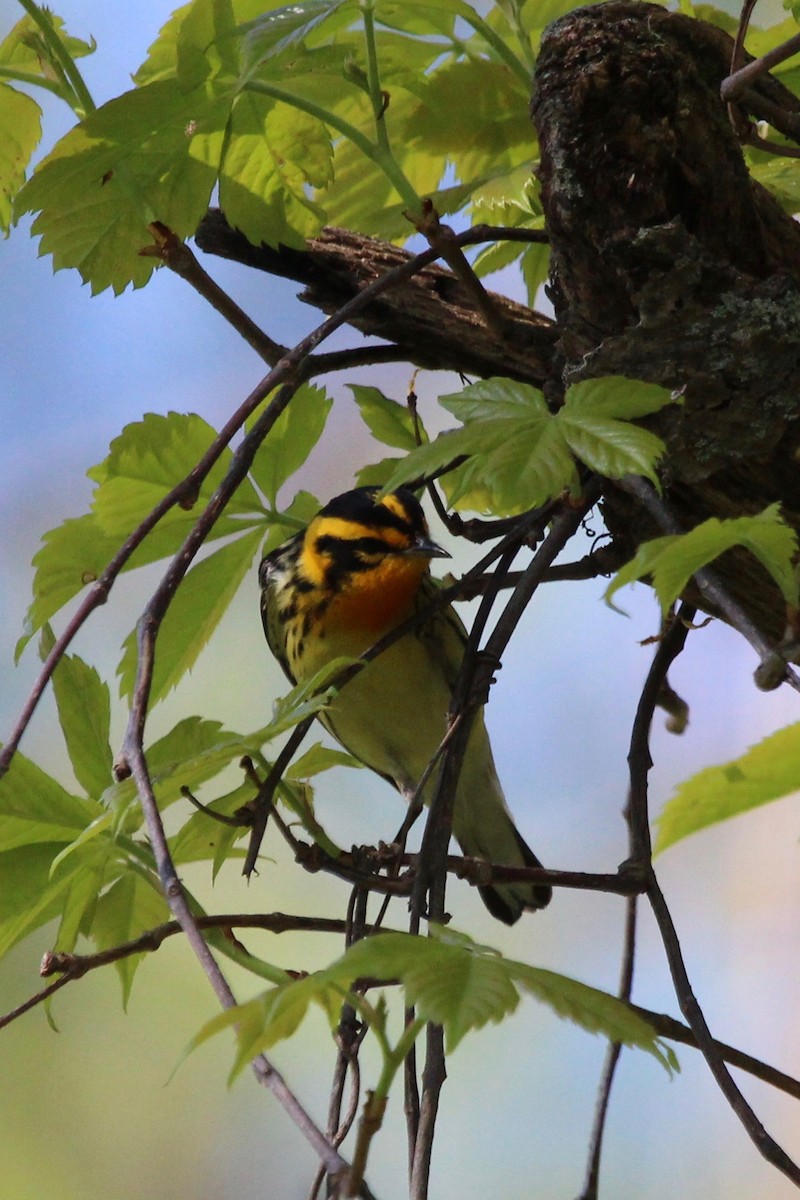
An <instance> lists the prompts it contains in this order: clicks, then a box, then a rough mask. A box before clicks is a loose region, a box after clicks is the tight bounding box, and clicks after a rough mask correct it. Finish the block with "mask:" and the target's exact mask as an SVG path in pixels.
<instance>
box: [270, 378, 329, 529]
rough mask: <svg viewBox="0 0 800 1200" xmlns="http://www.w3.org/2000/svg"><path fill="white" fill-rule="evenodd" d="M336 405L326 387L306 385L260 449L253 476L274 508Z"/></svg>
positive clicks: (279, 418)
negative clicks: (280, 492) (281, 492)
mask: <svg viewBox="0 0 800 1200" xmlns="http://www.w3.org/2000/svg"><path fill="white" fill-rule="evenodd" d="M332 403H333V401H332V400H331V398H330V396H329V395H328V394H327V392H326V391H325V389H324V388H321V387H315V386H314V385H312V384H304V385H303V386H302V387H301V388H298V390H297V391H296V392H295V394H294V396H293V397H292V399H291V400H290V402H289V405H288V407H287V408H285V409H284V411H283V412H282V413H281V415H280V416H279V417H278V419H277V421H276V422H275V424H274V425H273V427H272V429H271V430H270V432H269V434H268V435H267V438H266V440H265V441H264V442H262V444H261V446H260V447H259V449H258V452H257V454H256V456H255V458H254V460H253V464H252V466H251V468H250V474H251V475H252V477H253V479H254V480H255V481H256V483H257V484H258V486H259V488H260V489H261V491H262V492H263V493H264V495H265V496H266V498H267V500H268V501H269V504H270V506H271V507H274V506H275V504H276V502H277V495H278V492H279V490H280V489H281V487H282V486H283V485H284V483H286V481H287V479H289V478H290V477H291V476H292V475H293V474H294V473H295V471H296V470H298V468H299V467H301V466H302V465H303V463H304V462H305V461H306V459H307V458H308V456H309V454H310V453H311V451H312V450H313V448H314V447H315V446H316V444H317V442H318V441H319V439H320V437H321V436H322V431H323V430H324V428H325V422H326V421H327V419H328V414H329V413H330V410H331V405H332ZM301 495H302V494H300V493H298V496H301ZM304 495H306V496H307V495H308V493H304ZM298 496H295V498H294V500H293V501H292V504H293V505H295V506H296V505H297V504H298V502H299V503H302V499H300V501H298ZM312 500H314V498H313V497H312ZM314 503H315V504H316V500H314ZM314 512H316V508H315V509H314ZM312 515H313V513H312Z"/></svg>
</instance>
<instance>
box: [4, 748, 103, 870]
mask: <svg viewBox="0 0 800 1200" xmlns="http://www.w3.org/2000/svg"><path fill="white" fill-rule="evenodd" d="M97 814H98V809H97V806H96V805H94V804H91V803H90V802H89V801H87V800H82V799H80V798H79V797H78V796H72V795H70V793H69V792H67V791H65V790H64V788H62V786H61V784H60V783H58V782H57V781H56V780H55V779H53V777H52V776H51V775H48V774H47V773H46V771H43V770H42V768H41V767H37V766H36V764H35V763H33V762H31V760H30V759H29V758H26V757H25V755H24V754H21V753H20V752H19V751H17V753H16V754H15V755H14V758H13V759H12V762H11V766H10V768H9V769H8V771H7V772H6V774H5V775H3V776H2V778H0V850H13V849H14V848H15V847H17V846H25V845H29V844H31V843H34V842H50V843H53V842H60V843H63V842H72V841H73V840H74V838H75V837H76V836H77V835H78V834H80V833H81V832H82V830H83V829H85V827H86V826H87V825H88V824H89V823H90V822H91V821H92V820H93V818H94V817H95V816H97ZM58 849H59V850H60V849H61V846H59V847H58ZM50 857H51V859H52V857H53V851H52V848H51V852H50Z"/></svg>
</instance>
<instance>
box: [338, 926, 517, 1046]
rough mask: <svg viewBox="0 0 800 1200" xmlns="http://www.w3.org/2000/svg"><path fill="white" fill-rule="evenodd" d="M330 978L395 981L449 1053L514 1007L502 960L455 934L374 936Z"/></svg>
mask: <svg viewBox="0 0 800 1200" xmlns="http://www.w3.org/2000/svg"><path fill="white" fill-rule="evenodd" d="M329 975H331V976H333V977H335V978H339V977H340V976H341V977H342V978H343V979H347V980H348V981H349V982H352V981H353V980H354V979H357V978H359V977H361V976H364V977H374V978H376V979H386V980H389V979H395V978H399V979H400V980H401V981H402V983H403V986H404V988H405V995H406V1002H407V1003H408V1004H409V1005H414V1006H416V1009H417V1015H418V1016H419V1017H420V1018H422V1019H423V1020H425V1021H433V1022H435V1023H436V1024H437V1025H442V1026H443V1027H444V1030H445V1035H446V1038H447V1047H448V1050H454V1049H455V1047H456V1046H457V1045H458V1043H459V1042H460V1041H461V1039H462V1038H463V1036H464V1034H465V1033H468V1032H469V1031H470V1030H472V1029H480V1028H482V1026H484V1025H486V1024H487V1023H488V1022H489V1021H493V1022H498V1021H501V1020H502V1019H503V1018H504V1017H506V1016H508V1015H509V1013H512V1012H513V1011H514V1009H515V1008H516V1007H517V1004H518V1003H519V993H518V992H517V990H516V988H515V987H514V985H513V983H512V982H511V979H510V978H509V974H508V970H507V968H506V965H505V962H504V960H503V958H502V956H501V955H499V954H497V953H496V952H495V951H490V950H488V949H487V948H486V947H479V946H477V945H476V944H475V943H472V942H469V941H468V940H463V941H462V940H461V939H460V938H458V937H457V936H456V937H455V938H452V939H451V938H449V937H448V936H447V935H443V936H442V937H439V936H438V935H437V936H435V937H432V938H419V937H414V936H412V935H411V934H405V933H384V934H376V935H375V937H371V938H367V939H365V940H364V941H362V942H358V943H356V945H355V946H352V947H351V948H350V949H349V950H348V951H347V952H346V954H345V955H344V956H343V958H342V959H340V961H339V966H338V967H333V968H331V969H330V971H329Z"/></svg>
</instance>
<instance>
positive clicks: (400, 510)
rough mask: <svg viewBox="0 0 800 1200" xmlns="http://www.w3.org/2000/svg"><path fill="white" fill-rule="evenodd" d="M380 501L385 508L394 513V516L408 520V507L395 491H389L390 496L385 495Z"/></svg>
mask: <svg viewBox="0 0 800 1200" xmlns="http://www.w3.org/2000/svg"><path fill="white" fill-rule="evenodd" d="M380 503H381V504H382V505H383V507H384V508H388V510H389V512H390V513H393V514H394V516H396V517H399V518H400V520H401V521H408V509H407V508H406V506H405V504H403V501H402V500H401V499H400V497H399V496H396V495H395V494H394V492H389V494H388V496H383V497H382V498H381V500H380Z"/></svg>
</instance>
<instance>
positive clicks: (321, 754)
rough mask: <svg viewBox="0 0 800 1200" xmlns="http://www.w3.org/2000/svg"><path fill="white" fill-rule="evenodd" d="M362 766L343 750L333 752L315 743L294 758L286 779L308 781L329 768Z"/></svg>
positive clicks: (319, 743) (329, 748)
mask: <svg viewBox="0 0 800 1200" xmlns="http://www.w3.org/2000/svg"><path fill="white" fill-rule="evenodd" d="M363 766H364V764H363V763H362V762H359V760H358V759H357V758H353V755H352V754H348V753H347V752H346V751H345V750H335V749H334V748H333V747H332V746H323V744H322V742H315V743H314V745H313V746H310V747H309V748H308V750H306V752H305V754H301V755H300V757H299V758H296V759H295V760H294V762H293V763H292V764H291V766H290V767H289V768H288V770H287V771H286V778H287V779H310V778H311V777H312V776H313V775H318V774H319V773H320V771H328V770H330V768H331V767H363Z"/></svg>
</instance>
